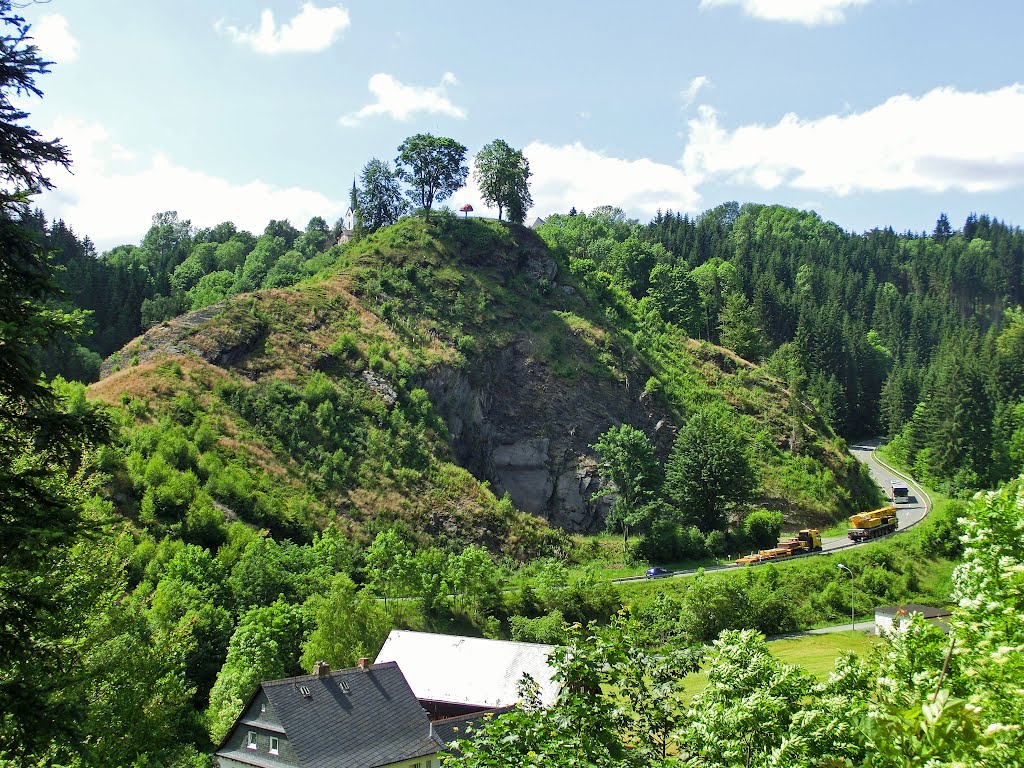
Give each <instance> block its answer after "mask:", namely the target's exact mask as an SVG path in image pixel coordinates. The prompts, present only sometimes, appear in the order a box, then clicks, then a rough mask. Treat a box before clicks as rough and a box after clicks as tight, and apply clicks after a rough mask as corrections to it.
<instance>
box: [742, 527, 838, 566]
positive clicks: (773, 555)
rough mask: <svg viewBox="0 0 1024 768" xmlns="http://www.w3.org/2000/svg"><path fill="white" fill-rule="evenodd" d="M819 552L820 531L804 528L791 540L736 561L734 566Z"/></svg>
mask: <svg viewBox="0 0 1024 768" xmlns="http://www.w3.org/2000/svg"><path fill="white" fill-rule="evenodd" d="M820 551H821V531H819V530H818V529H817V528H804V529H803V530H802V531H800V533H798V534H797V535H796V536H794V537H793V538H791V539H786V540H785V541H780V542H779V543H778V546H776V547H774V548H773V549H762V550H761V551H760V552H755V553H753V554H751V555H747V556H746V557H741V558H740V559H738V560H737V561H736V565H754V564H755V563H767V562H770V561H772V560H781V559H782V558H784V557H793V556H794V555H803V554H807V553H808V552H820Z"/></svg>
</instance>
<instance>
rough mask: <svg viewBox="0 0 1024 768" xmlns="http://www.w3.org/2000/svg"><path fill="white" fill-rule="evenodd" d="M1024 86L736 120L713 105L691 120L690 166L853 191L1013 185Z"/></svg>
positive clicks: (1023, 167) (756, 180)
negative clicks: (731, 123) (724, 120)
mask: <svg viewBox="0 0 1024 768" xmlns="http://www.w3.org/2000/svg"><path fill="white" fill-rule="evenodd" d="M1021 124H1024V86H1022V85H1020V84H1014V85H1011V86H1007V87H1005V88H1000V89H998V90H995V91H988V92H986V93H975V92H964V91H958V90H956V89H954V88H936V89H935V90H932V91H929V92H928V93H926V94H924V95H923V96H921V97H919V98H914V97H912V96H909V95H905V94H904V95H901V96H894V97H892V98H890V99H888V100H886V101H885V102H884V103H882V104H880V105H879V106H877V107H875V108H873V109H870V110H868V111H866V112H860V113H853V114H845V115H828V116H826V117H822V118H818V119H812V120H807V119H803V118H801V117H799V116H798V115H795V114H792V113H791V114H787V115H785V116H784V117H783V118H782V119H781V120H780V121H779V122H778V123H777V124H776V125H773V126H763V125H747V126H742V127H740V128H737V129H735V130H731V131H730V130H728V129H726V128H723V127H722V126H720V125H719V122H718V115H717V114H716V112H715V111H714V110H713V109H712V108H710V107H707V106H702V107H701V108H700V113H699V116H698V117H697V118H696V119H694V120H691V121H690V132H689V142H688V145H687V147H686V150H685V153H684V155H683V167H684V168H685V169H686V171H687V173H688V174H690V175H692V176H697V177H708V176H713V177H719V178H725V179H728V180H730V181H732V182H735V183H741V184H743V183H752V184H754V185H756V186H758V187H760V188H762V189H769V190H770V189H774V188H775V187H778V186H783V185H784V186H789V187H793V188H796V189H806V190H817V191H823V192H830V193H833V194H839V195H845V194H849V193H850V192H858V191H888V190H919V191H925V192H942V191H945V190H948V189H962V190H966V191H967V192H987V191H995V190H1003V189H1008V188H1011V187H1016V186H1021V185H1022V184H1024V132H1022V131H1021V130H1020V126H1021Z"/></svg>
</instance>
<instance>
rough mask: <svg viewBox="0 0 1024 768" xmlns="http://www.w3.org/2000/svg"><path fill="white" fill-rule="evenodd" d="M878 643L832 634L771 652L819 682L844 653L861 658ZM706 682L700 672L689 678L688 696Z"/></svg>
mask: <svg viewBox="0 0 1024 768" xmlns="http://www.w3.org/2000/svg"><path fill="white" fill-rule="evenodd" d="M875 642H876V638H875V637H874V636H873V635H868V634H865V633H864V632H832V633H830V634H827V635H803V636H801V637H792V638H787V639H785V640H773V641H772V642H770V643H769V644H768V648H769V650H771V652H772V655H773V656H775V658H777V659H779V661H783V662H785V663H786V664H796V665H798V666H801V667H803V668H804V669H806V670H807V671H808V672H810V673H811V674H812V675H814V676H815V677H816V678H818V679H819V680H824V679H825V678H827V677H828V674H829V672H831V671H832V667H833V666H834V665H835V661H836V659H837V658H838V657H839V655H840V654H841V653H843V652H844V651H853V652H854V653H856V654H858V655H859V656H866V655H867V654H868V652H869V651H870V649H871V646H872V645H873V644H874V643H875ZM707 682H708V676H707V674H706V673H705V672H703V671H701V672H698V673H697V674H694V675H688V676H687V678H686V680H685V681H684V688H685V690H686V693H687V694H688V695H690V696H693V695H695V694H697V693H700V692H701V691H702V690H704V686H706V685H707Z"/></svg>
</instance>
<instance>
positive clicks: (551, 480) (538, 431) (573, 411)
mask: <svg viewBox="0 0 1024 768" xmlns="http://www.w3.org/2000/svg"><path fill="white" fill-rule="evenodd" d="M642 373H644V372H642V371H636V372H633V373H631V374H630V375H629V376H628V377H627V378H625V380H616V379H615V378H612V377H607V378H593V379H588V380H587V381H586V382H580V381H567V380H565V379H562V378H559V377H557V376H555V375H553V374H552V372H551V371H550V370H549V369H548V366H547V365H546V364H545V363H543V362H542V361H541V360H539V359H538V357H537V356H536V355H534V354H533V350H532V341H531V339H530V338H528V337H522V338H519V339H517V340H516V341H515V342H514V343H513V344H511V345H510V346H508V347H506V348H505V349H502V350H501V351H499V352H497V353H496V354H493V355H490V356H488V357H486V358H484V359H482V360H479V361H477V363H476V364H474V365H472V366H471V367H470V368H469V370H464V371H456V370H451V369H439V370H435V371H433V372H432V373H431V374H430V375H429V376H427V377H426V379H425V380H424V381H423V382H422V383H421V384H422V386H423V387H424V388H425V389H426V390H427V392H428V394H429V395H430V398H431V400H432V402H433V403H434V406H435V408H436V409H437V411H438V413H439V414H440V415H441V417H442V418H443V419H444V420H445V423H446V425H447V427H448V430H449V432H450V433H451V436H452V445H453V448H454V451H455V454H456V458H457V460H458V462H459V463H460V464H462V465H463V466H465V467H466V468H467V469H469V470H470V471H471V472H472V473H473V474H474V475H475V476H476V477H477V478H478V479H480V480H486V481H488V482H489V483H490V484H491V487H492V489H493V490H494V492H495V493H496V494H497V495H499V496H501V495H502V494H504V493H506V492H507V493H508V494H509V496H510V497H511V498H512V501H513V503H514V504H515V505H516V506H517V507H519V508H520V509H523V510H525V511H527V512H531V513H533V514H536V515H540V516H542V517H544V518H546V519H547V520H549V521H550V522H551V523H552V524H554V525H557V526H560V527H562V528H565V529H566V530H569V531H579V532H595V531H599V530H601V529H602V528H603V526H604V516H605V513H606V511H607V507H608V500H607V499H601V500H599V501H592V497H593V495H594V494H595V492H597V491H599V490H600V489H601V488H602V481H601V479H600V478H599V477H598V474H597V464H596V457H595V456H594V454H593V452H592V451H591V450H590V445H592V444H593V443H594V442H596V440H597V438H598V437H599V436H600V435H601V433H602V432H604V431H605V430H607V429H608V427H610V426H612V425H616V424H623V423H628V424H632V425H633V426H635V427H637V428H639V429H642V430H643V431H644V432H646V433H647V434H648V435H650V436H651V437H652V439H653V440H654V441H655V444H656V445H657V446H658V448H659V450H660V451H661V452H662V453H663V454H667V452H668V450H669V448H670V447H671V443H672V440H673V438H674V432H675V430H674V428H673V426H672V425H671V422H670V419H669V415H668V413H667V412H666V411H665V410H664V409H663V408H662V407H661V406H660V405H659V404H657V403H656V402H654V401H653V399H652V398H649V397H645V396H643V394H642V384H643V381H645V380H646V377H645V376H643V375H638V374H642Z"/></svg>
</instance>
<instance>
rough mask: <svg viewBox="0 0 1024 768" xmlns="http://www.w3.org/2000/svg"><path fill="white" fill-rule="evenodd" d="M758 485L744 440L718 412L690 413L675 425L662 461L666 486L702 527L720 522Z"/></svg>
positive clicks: (709, 527)
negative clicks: (668, 453) (682, 424)
mask: <svg viewBox="0 0 1024 768" xmlns="http://www.w3.org/2000/svg"><path fill="white" fill-rule="evenodd" d="M756 485H757V475H756V474H755V473H754V468H753V466H752V464H751V460H750V454H749V451H748V448H747V444H746V440H745V438H744V437H743V435H742V433H740V432H739V430H737V429H736V426H735V425H734V418H731V417H730V416H729V415H727V414H726V413H725V412H723V411H718V410H714V411H701V412H700V413H695V414H694V415H693V416H692V417H690V420H689V421H688V422H686V426H685V427H683V429H681V430H680V432H679V435H678V436H677V437H676V441H675V444H674V445H673V447H672V454H671V456H669V460H668V463H667V464H666V466H665V491H666V494H667V496H668V498H669V500H670V501H671V502H672V503H673V504H674V505H675V506H676V507H677V508H678V509H679V511H680V512H681V513H682V514H683V516H684V517H685V518H687V519H689V520H692V521H693V522H694V523H696V524H697V526H699V527H700V529H701V530H703V531H711V530H716V529H718V530H721V529H723V528H724V527H725V525H726V522H727V520H728V515H729V512H730V510H731V509H732V508H733V507H735V506H736V505H737V504H740V503H742V502H744V501H746V500H747V499H749V498H750V496H751V494H752V493H753V491H754V488H755V487H756Z"/></svg>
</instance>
